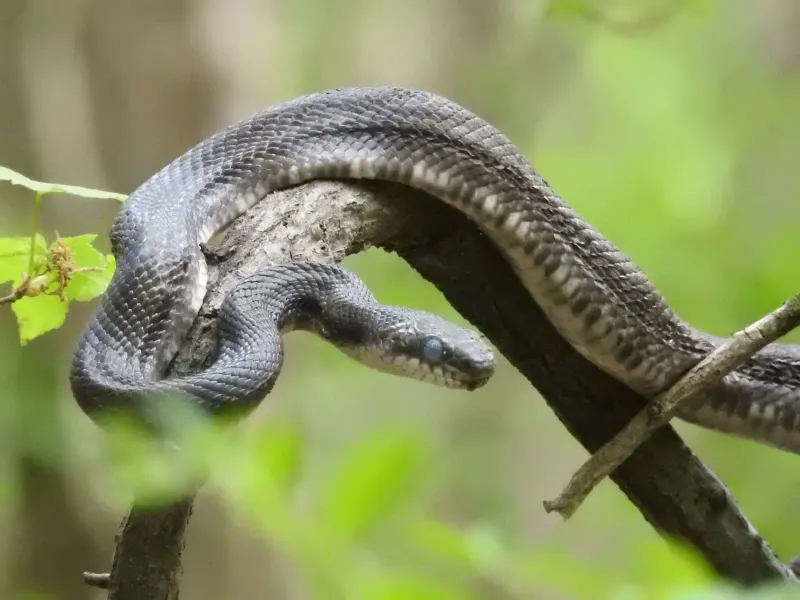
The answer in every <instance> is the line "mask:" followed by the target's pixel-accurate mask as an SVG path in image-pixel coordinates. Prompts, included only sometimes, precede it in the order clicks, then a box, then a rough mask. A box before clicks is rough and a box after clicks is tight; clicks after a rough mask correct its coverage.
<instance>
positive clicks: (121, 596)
mask: <svg viewBox="0 0 800 600" xmlns="http://www.w3.org/2000/svg"><path fill="white" fill-rule="evenodd" d="M369 245H378V246H381V247H383V248H385V249H387V250H393V251H395V252H397V253H398V254H399V255H400V256H401V257H403V258H404V259H405V260H406V261H408V262H409V264H411V265H412V266H413V267H414V268H415V269H416V270H417V271H418V272H419V273H420V274H422V276H423V277H425V278H426V279H428V280H430V281H431V282H433V283H434V284H435V285H436V286H437V287H438V288H439V289H440V290H441V291H442V292H443V293H444V294H445V296H446V297H447V299H448V300H449V301H450V302H451V304H452V305H453V306H454V307H455V308H456V310H458V311H459V312H461V314H462V315H464V316H465V317H466V318H467V319H469V320H470V321H472V322H473V323H474V324H475V325H476V326H477V327H478V328H479V329H480V330H481V331H482V332H483V333H484V334H485V335H486V336H487V337H488V338H489V339H490V340H491V341H492V342H493V343H494V344H495V345H496V347H497V348H498V350H499V351H500V352H502V353H503V354H504V355H505V356H506V357H507V358H508V359H509V360H510V361H511V362H512V363H513V364H514V366H515V367H516V368H517V369H519V371H520V372H521V373H522V374H523V375H524V376H525V377H526V378H527V379H528V380H529V381H530V382H531V383H532V384H533V385H534V386H535V387H536V388H537V389H538V390H539V392H540V393H541V394H542V395H543V396H544V397H545V399H546V400H547V402H548V404H549V405H550V406H551V407H552V408H553V410H554V411H555V412H556V414H557V415H558V417H559V418H560V419H561V421H562V422H563V423H564V424H565V425H566V427H567V428H568V429H569V431H570V432H571V433H572V434H573V435H574V436H575V437H576V438H578V439H579V440H580V442H581V443H582V444H583V445H584V446H585V447H586V448H587V449H588V450H589V451H595V450H597V449H598V448H600V446H602V444H603V443H605V442H606V441H607V440H609V439H610V438H612V437H613V436H614V435H615V434H616V433H617V432H618V431H619V430H620V429H622V428H623V427H624V426H625V424H626V423H627V422H628V421H630V419H631V418H632V417H633V416H634V415H635V414H636V412H638V410H639V409H641V408H642V407H643V406H645V404H646V402H645V400H644V399H643V398H641V397H639V396H637V395H636V394H634V393H633V392H632V391H631V390H629V389H627V388H626V387H624V386H622V385H621V384H619V383H618V382H616V381H614V380H613V379H611V378H610V377H609V376H607V375H605V374H604V373H602V372H601V371H600V370H599V369H597V368H595V367H594V366H593V365H591V364H590V363H589V362H587V361H586V360H584V359H583V358H582V357H581V356H580V355H579V354H578V353H577V352H575V351H574V350H573V349H572V348H571V347H570V346H569V345H568V344H567V343H566V342H565V341H564V340H563V339H562V338H561V337H560V336H559V335H558V334H557V333H556V331H555V329H554V328H553V327H552V325H550V323H549V322H548V321H547V319H546V317H545V316H544V314H543V313H542V311H541V310H540V309H539V307H538V306H537V305H536V303H535V302H533V300H532V299H531V298H530V297H529V295H528V294H527V292H526V291H525V290H524V288H523V287H522V286H521V284H520V283H519V281H518V279H517V277H516V276H515V275H514V273H513V272H512V270H511V268H510V267H509V265H508V264H507V262H506V261H505V260H504V259H503V258H502V257H501V255H500V254H499V253H498V252H497V250H496V249H495V248H494V246H493V245H492V244H491V243H490V242H489V240H488V239H487V238H486V236H485V235H484V234H482V233H481V232H479V231H478V230H477V228H476V227H474V226H473V225H472V224H471V223H469V222H468V220H467V219H466V218H465V217H464V216H463V215H461V214H459V213H458V212H456V211H455V210H453V209H451V208H449V207H447V206H445V205H444V204H443V203H441V202H438V201H436V200H434V199H431V198H430V197H428V196H425V195H424V194H421V193H417V192H414V191H412V190H410V189H408V188H405V187H402V186H395V185H388V184H378V183H367V182H361V183H356V182H347V183H345V182H338V183H334V182H316V183H311V184H307V185H304V186H300V187H297V188H293V189H290V190H286V191H283V192H277V193H274V194H272V195H271V196H270V198H269V199H268V201H265V202H261V203H260V204H258V205H257V206H256V207H254V208H253V209H251V210H250V211H249V212H248V214H246V215H245V216H243V217H242V218H240V219H239V220H238V221H237V222H236V223H234V225H233V226H232V227H231V229H230V231H229V232H228V233H227V235H226V237H225V240H224V242H223V243H222V244H221V249H222V250H223V251H224V250H225V249H230V248H236V252H234V254H233V255H232V257H231V258H230V259H228V260H226V261H225V262H223V263H222V264H220V265H219V267H218V268H217V267H214V268H212V269H211V272H210V278H209V292H208V295H207V298H206V301H205V303H204V305H203V308H202V310H201V314H200V315H199V316H198V319H197V320H196V322H195V324H194V327H193V329H192V332H191V333H190V336H189V339H188V340H187V343H186V344H185V345H184V347H183V348H182V349H181V351H180V352H179V356H178V358H177V359H176V361H175V363H174V365H173V369H172V372H173V373H175V374H180V373H186V372H188V371H189V370H191V369H194V368H197V367H198V366H199V365H201V364H202V363H203V362H204V361H205V360H206V358H207V356H208V354H209V352H210V350H211V348H212V347H213V340H214V327H215V322H214V318H213V314H214V310H215V309H217V308H218V307H219V305H220V304H221V302H222V299H223V298H224V297H225V295H226V294H227V292H228V290H229V289H230V288H231V287H232V286H233V285H234V284H235V283H236V282H237V281H239V280H240V279H241V278H243V277H246V276H247V275H250V274H252V273H254V272H256V271H258V270H260V269H263V268H266V267H268V266H270V265H274V264H276V263H281V262H287V261H291V260H317V261H328V262H331V261H339V260H341V259H342V258H343V257H344V256H345V255H346V254H349V253H353V252H357V251H359V250H361V249H363V248H364V247H366V246H369ZM490 385H491V384H490ZM546 459H547V458H546V457H542V460H546ZM612 479H613V480H614V481H615V482H616V483H617V484H618V485H619V487H620V488H621V489H622V491H623V492H624V493H625V494H626V495H627V496H628V498H629V499H630V500H631V502H633V503H634V504H635V505H636V506H637V507H638V508H639V510H640V511H641V512H642V514H643V515H644V517H645V518H646V519H647V520H648V521H649V522H650V523H651V525H653V527H654V528H656V529H657V530H658V531H659V532H660V533H662V534H664V535H668V536H670V537H673V538H677V539H680V540H682V541H684V542H686V543H688V544H689V545H691V546H692V547H694V548H695V549H697V550H698V551H699V552H700V553H701V554H703V555H704V556H705V557H706V558H707V559H708V561H709V562H710V563H711V564H712V565H713V566H714V567H715V568H716V569H717V571H718V572H719V573H720V574H721V575H722V576H724V577H726V578H728V579H731V580H733V581H736V582H740V583H743V584H747V585H753V584H756V583H761V582H764V581H767V580H776V579H788V578H790V577H791V575H790V574H789V570H788V568H787V567H785V566H784V565H782V564H781V562H780V561H779V560H778V559H777V558H776V557H775V555H774V554H773V553H772V552H771V550H770V549H769V547H768V545H767V544H766V543H765V542H764V541H763V540H762V539H761V537H760V536H759V535H758V533H757V532H756V531H755V529H754V528H753V527H752V526H751V525H750V523H749V522H748V521H747V519H746V518H745V516H744V515H743V514H742V513H741V512H740V510H739V509H738V507H737V506H736V504H735V502H734V501H733V499H732V497H731V496H730V494H729V492H728V490H727V489H726V488H725V486H724V485H723V484H722V482H720V481H719V479H717V478H716V476H715V475H714V474H713V473H712V472H711V471H710V470H708V469H707V468H706V467H705V466H704V465H703V464H702V463H701V462H700V461H699V460H697V458H695V457H694V456H693V455H692V454H691V452H690V451H689V450H688V449H687V448H686V446H685V445H684V444H683V443H682V442H681V440H680V438H678V436H677V435H676V434H675V432H674V431H673V430H672V428H671V427H669V426H666V427H663V428H662V429H660V430H659V431H657V432H656V433H655V435H653V437H652V438H651V439H650V440H648V441H647V442H646V443H644V444H643V445H642V446H641V447H640V448H639V449H638V450H637V451H636V452H634V453H633V455H632V456H631V457H630V459H629V460H627V461H626V462H625V463H624V464H623V465H622V466H621V467H620V468H619V469H618V470H616V471H615V472H614V473H613V474H612ZM191 503H192V499H191V498H187V499H185V500H184V501H183V502H182V503H179V504H176V505H175V506H173V507H166V508H164V509H162V510H160V511H155V512H149V513H148V512H145V511H140V510H137V508H136V507H134V509H133V510H132V511H131V514H130V515H129V517H128V518H127V519H126V521H125V522H124V523H123V525H124V527H123V529H122V531H121V534H120V536H119V539H118V546H117V550H116V553H115V560H114V565H113V568H112V572H111V574H110V580H109V587H110V592H109V598H110V599H111V600H132V599H133V598H149V599H152V600H166V599H169V600H174V599H175V598H177V595H178V592H177V589H178V581H179V578H180V574H181V569H180V554H181V549H182V547H183V534H184V531H185V525H186V522H187V519H188V516H189V510H190V507H191ZM143 521H147V522H148V523H146V524H145V525H146V526H143V527H136V524H137V523H138V522H143ZM142 534H144V535H142ZM148 536H150V537H148ZM154 540H155V541H157V543H158V544H159V546H160V547H162V548H165V549H167V550H168V551H169V552H170V553H171V556H172V558H170V559H165V558H163V557H162V558H163V560H164V561H165V562H164V564H165V565H168V567H169V568H161V566H160V565H158V564H153V556H152V555H151V554H150V551H151V549H152V544H153V543H155V542H154ZM157 559H158V558H157ZM130 573H135V574H138V575H137V576H136V578H135V579H134V580H130V581H129V580H126V581H124V582H123V581H121V578H122V577H126V576H127V575H126V574H130Z"/></svg>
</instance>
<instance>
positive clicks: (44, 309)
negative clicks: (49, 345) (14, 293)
mask: <svg viewBox="0 0 800 600" xmlns="http://www.w3.org/2000/svg"><path fill="white" fill-rule="evenodd" d="M68 308H69V301H62V300H61V299H60V298H59V297H58V296H45V295H41V296H35V297H29V298H22V299H20V300H18V301H16V302H14V304H12V305H11V310H13V311H14V314H15V315H16V317H17V325H18V326H19V341H20V344H21V345H23V346H24V345H25V344H27V343H28V342H30V341H31V340H32V339H34V338H36V337H39V336H40V335H42V334H44V333H47V332H48V331H51V330H53V329H58V328H59V327H61V325H63V324H64V319H65V318H66V316H67V309H68Z"/></svg>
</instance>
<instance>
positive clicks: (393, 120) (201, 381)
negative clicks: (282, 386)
mask: <svg viewBox="0 0 800 600" xmlns="http://www.w3.org/2000/svg"><path fill="white" fill-rule="evenodd" d="M342 178H352V179H380V180H386V181H392V182H398V183H402V184H406V185H409V186H411V187H414V188H417V189H419V190H422V191H424V192H427V193H429V194H430V195H432V196H434V197H436V198H438V199H440V200H442V201H444V202H446V203H448V204H451V205H452V206H454V207H456V208H457V209H458V210H460V211H463V212H464V213H466V214H467V215H468V216H469V217H470V218H471V219H472V220H473V221H474V222H475V223H476V224H477V225H478V226H479V227H480V228H481V229H482V230H483V231H484V232H486V234H487V235H488V236H489V237H490V238H491V239H492V240H493V242H494V243H495V244H496V245H497V247H498V248H499V249H500V250H501V251H502V252H503V253H504V255H505V256H506V257H507V259H508V260H509V262H510V263H511V265H512V266H513V268H514V269H515V271H516V273H517V274H518V276H519V278H520V280H521V281H522V283H523V284H524V286H525V287H526V289H527V290H528V291H529V292H530V294H531V296H532V297H533V298H534V299H535V301H536V302H537V303H538V304H539V305H540V306H541V307H542V309H543V310H544V312H545V313H546V315H547V317H548V318H549V319H550V321H551V322H552V323H553V324H554V325H555V327H556V328H557V330H558V331H559V332H560V334H561V335H563V336H564V338H565V339H566V340H567V341H568V342H569V343H570V344H571V345H572V346H574V347H575V348H576V349H577V350H578V351H579V352H580V353H581V354H582V355H583V356H585V357H586V358H587V359H588V360H590V361H591V362H593V363H594V364H596V365H597V366H599V367H600V368H601V369H603V370H605V371H606V372H607V373H609V374H611V375H612V376H613V377H615V378H617V379H618V380H620V381H621V382H623V383H625V384H626V385H628V386H630V387H631V388H633V389H634V390H636V391H638V392H640V393H642V394H644V395H646V396H650V397H651V396H653V395H655V394H657V393H658V392H661V391H663V390H664V389H666V388H667V387H669V386H670V385H671V384H672V383H673V382H675V381H676V380H677V379H678V378H679V377H680V376H681V375H682V374H683V373H685V372H686V371H687V370H688V369H689V368H691V367H692V366H693V365H694V364H696V363H697V362H698V361H699V360H700V359H701V358H702V357H703V356H704V355H706V354H707V353H708V352H709V351H710V350H712V349H713V348H714V347H715V346H716V345H718V344H719V343H720V340H719V339H717V338H713V337H711V336H708V335H706V334H704V333H701V332H699V331H696V330H695V329H693V328H691V327H690V326H688V325H687V324H686V323H684V322H683V321H681V320H680V319H679V318H678V317H677V316H676V315H675V314H674V313H673V312H672V310H671V309H670V308H669V306H668V305H667V303H666V301H665V300H664V299H663V297H662V296H661V295H660V294H659V293H658V291H657V290H656V289H655V288H654V287H653V286H652V284H651V283H650V282H649V281H648V279H647V278H646V276H645V275H644V274H643V273H642V272H641V271H640V270H639V269H638V268H637V267H636V266H635V265H634V264H632V263H631V261H630V260H629V259H628V258H627V257H626V256H625V255H623V254H622V252H620V251H619V250H618V249H616V248H615V247H614V246H613V245H612V244H611V243H610V242H609V241H608V240H606V239H605V238H604V237H603V236H602V235H600V233H598V232H597V231H596V230H595V229H594V228H593V227H591V226H590V225H589V224H588V223H586V222H585V221H584V220H583V219H581V217H580V216H578V215H577V214H576V213H575V212H574V211H573V210H572V209H571V208H570V207H569V206H567V205H566V204H565V203H564V202H563V201H562V200H561V199H560V198H559V197H558V196H557V195H556V193H555V192H554V191H553V190H552V189H551V188H550V186H549V185H548V184H547V182H545V181H544V180H543V179H542V178H541V177H540V176H539V175H538V174H537V173H536V172H535V171H534V170H533V168H532V167H531V165H530V164H529V163H528V162H527V160H526V159H525V157H524V156H523V155H522V154H521V153H520V151H519V150H518V149H517V148H516V147H515V146H514V145H513V144H512V143H511V142H510V141H509V140H508V138H506V137H505V136H504V135H503V134H502V133H500V132H499V131H497V130H496V129H495V128H493V127H492V126H491V125H489V124H488V123H486V122H485V121H483V120H482V119H480V118H478V117H476V116H475V115H473V114H472V113H470V112H468V111H467V110H465V109H464V108H462V107H460V106H458V105H456V104H454V103H453V102H450V101H448V100H446V99H443V98H441V97H439V96H435V95H432V94H430V93H426V92H419V91H410V90H406V89H399V88H359V89H347V90H336V91H330V92H324V93H318V94H312V95H310V96H305V97H302V98H299V99H296V100H293V101H291V102H288V103H285V104H282V105H279V106H276V107H273V108H271V109H269V110H266V111H264V112H262V113H259V114H257V115H255V116H253V117H251V118H249V119H246V120H244V121H241V122H240V123H237V124H236V125H233V126H231V127H229V128H227V129H225V130H224V131H221V132H220V133H218V134H216V135H214V136H212V137H210V138H208V139H206V140H205V141H203V142H201V143H200V144H199V145H198V146H196V147H195V148H193V149H191V150H189V151H188V152H187V153H186V154H184V155H183V156H181V157H180V158H178V159H176V160H175V161H174V162H172V163H171V164H170V165H168V166H167V167H165V168H164V169H163V170H161V171H159V172H158V173H157V174H156V175H154V176H153V177H152V178H150V179H149V180H148V181H147V182H146V183H144V185H142V186H141V187H139V188H138V189H137V190H136V191H135V192H134V193H133V194H132V195H131V196H130V198H129V199H128V200H127V201H126V202H125V203H124V205H123V208H122V210H121V212H120V214H119V216H118V218H117V219H116V221H115V223H114V225H113V227H112V229H111V234H110V235H111V242H112V249H113V252H114V254H115V256H116V257H117V270H116V273H115V275H114V277H113V279H112V281H111V283H110V285H109V287H108V290H107V291H106V293H105V295H104V296H103V298H102V301H101V304H100V307H99V309H98V312H97V313H96V315H95V317H94V319H93V320H92V321H91V323H90V324H89V326H88V328H87V329H86V331H85V332H84V333H83V335H82V337H81V338H80V341H79V343H78V348H77V351H76V354H75V359H74V363H73V367H72V374H71V381H72V389H73V393H74V395H75V398H76V399H77V401H78V403H79V405H80V406H81V407H82V409H83V410H84V411H85V412H86V413H87V414H89V415H90V416H96V415H98V414H100V413H101V412H102V411H103V410H104V409H114V408H119V407H132V408H135V407H137V406H138V405H140V404H141V402H142V399H143V398H144V397H145V396H146V395H147V394H149V393H151V392H171V391H174V392H180V393H183V394H184V395H186V396H188V397H189V398H190V399H191V400H192V401H193V402H194V403H195V404H198V405H200V406H202V407H203V408H205V409H206V410H208V411H210V412H224V411H226V410H229V409H230V410H234V411H236V410H243V411H245V412H246V411H247V410H249V409H250V408H252V407H253V406H255V405H256V404H257V403H258V402H259V401H260V400H261V399H262V398H263V396H264V395H265V394H266V393H268V392H269V390H270V389H271V387H272V385H273V383H274V380H275V378H276V377H277V374H278V372H279V371H280V366H281V360H282V346H281V342H280V334H281V331H285V330H288V329H291V328H299V329H307V330H311V331H314V332H316V333H318V334H319V335H322V336H323V337H324V338H325V339H327V340H329V341H331V342H332V343H334V344H337V345H338V346H339V347H340V348H342V349H343V350H344V351H345V352H347V353H348V354H351V355H353V356H355V357H356V358H358V359H359V360H362V361H363V362H366V363H367V364H371V365H372V366H377V367H378V368H382V369H384V370H389V371H394V372H398V373H402V374H406V375H409V376H412V377H418V378H423V379H428V380H431V381H435V382H438V383H440V384H444V385H450V386H453V387H463V388H468V389H472V388H475V387H478V386H480V385H482V384H483V383H484V382H485V381H486V380H487V379H488V377H489V376H490V375H491V373H492V371H493V368H494V359H493V356H492V353H491V351H490V350H489V349H488V348H487V347H486V346H485V345H484V344H483V342H481V340H480V338H479V337H478V336H477V335H475V334H473V333H471V332H469V331H466V330H463V329H461V328H459V327H456V326H455V325H452V324H450V323H447V322H445V321H443V320H441V319H438V318H436V317H434V316H432V315H428V314H426V313H419V312H415V311H410V310H408V309H401V308H397V307H385V306H383V305H379V304H377V303H376V302H375V300H374V298H373V297H372V295H371V294H370V293H369V292H368V291H367V289H366V288H365V286H364V285H363V284H362V283H361V282H360V281H359V280H358V279H357V278H356V277H355V276H353V275H351V274H349V273H347V272H345V271H342V270H340V269H338V268H335V267H329V266H323V265H318V264H300V265H285V266H282V267H276V268H274V269H270V270H268V271H266V272H264V273H261V274H258V275H255V276H253V277H251V278H249V279H247V280H245V281H244V282H242V283H241V284H239V285H238V286H237V287H236V288H234V290H233V291H232V292H231V294H230V295H229V297H228V299H227V300H226V302H225V304H224V305H223V308H222V309H221V312H220V317H219V329H220V340H219V342H218V350H217V354H216V358H215V360H214V362H213V363H212V364H211V366H210V367H209V368H208V369H207V370H205V371H202V372H200V373H197V374H194V375H190V376H186V377H182V378H177V379H164V378H163V377H164V374H165V371H166V368H167V366H168V364H169V362H170V361H171V359H172V357H173V356H174V354H175V352H176V351H177V348H178V346H179V345H180V343H181V341H182V339H183V338H184V336H185V335H186V333H187V331H188V328H189V327H190V326H191V324H192V322H193V320H194V319H195V317H196V315H197V312H198V310H199V308H200V305H201V303H202V301H203V297H204V295H205V286H206V262H205V257H204V255H203V253H202V251H201V244H204V243H205V242H207V241H208V240H209V239H210V238H211V236H212V235H213V234H214V233H215V232H217V231H219V230H220V229H221V228H223V227H224V226H226V225H227V224H229V223H230V222H231V221H232V220H233V219H235V218H236V217H237V216H239V215H241V214H242V213H243V212H245V211H246V210H247V209H248V208H249V207H251V206H252V205H253V204H255V203H256V202H258V201H260V200H262V199H263V198H265V197H266V196H267V195H268V194H269V193H270V192H271V191H274V190H277V189H281V188H286V187H289V186H294V185H297V184H300V183H302V182H306V181H309V180H313V179H342ZM680 416H681V417H682V418H684V419H686V420H689V421H693V422H695V423H697V424H700V425H702V426H705V427H709V428H713V429H717V430H720V431H724V432H728V433H733V434H736V435H740V436H743V437H748V438H753V439H756V440H760V441H762V442H765V443H768V444H771V445H774V446H778V447H782V448H785V449H788V450H791V451H794V452H800V347H798V346H789V345H779V344H773V345H771V346H768V347H767V348H765V349H764V350H762V351H761V352H759V353H758V355H756V356H755V357H754V358H752V359H751V360H750V361H748V362H747V364H745V365H744V366H743V367H742V368H740V369H739V370H737V371H736V372H734V373H732V374H731V375H729V376H728V377H727V378H726V379H725V380H724V382H722V383H721V384H720V385H718V386H717V387H716V388H715V389H714V390H713V391H712V392H710V393H708V394H707V395H705V396H704V397H703V398H701V399H699V400H698V401H697V402H694V403H693V405H692V406H690V407H688V408H685V409H684V410H683V412H682V413H681V415H680Z"/></svg>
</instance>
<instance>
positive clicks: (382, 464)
mask: <svg viewBox="0 0 800 600" xmlns="http://www.w3.org/2000/svg"><path fill="white" fill-rule="evenodd" d="M423 461H424V452H423V448H422V445H421V444H420V443H419V442H418V441H416V440H415V439H412V438H411V437H410V436H408V435H404V434H402V433H399V432H389V431H383V432H379V433H378V434H375V435H373V436H371V437H368V438H365V439H363V440H361V441H359V442H358V443H357V444H355V445H354V446H353V447H352V448H351V449H350V450H349V451H348V452H347V454H346V455H345V456H344V458H343V459H342V460H341V462H340V463H339V464H338V465H337V466H336V467H335V468H334V472H333V475H332V477H331V480H330V481H329V485H328V488H327V490H326V491H324V492H323V493H322V494H321V497H320V498H321V505H320V510H321V512H322V514H323V518H324V520H325V521H326V522H327V523H328V525H329V526H330V528H331V530H333V531H334V532H337V533H338V534H340V535H341V536H343V537H344V538H345V539H352V538H354V537H356V536H359V535H363V534H365V533H366V532H367V531H368V530H369V529H370V528H371V527H373V526H374V525H375V524H376V523H377V522H378V521H379V520H380V519H382V518H384V517H386V516H388V515H389V513H391V512H392V511H393V510H395V509H396V508H398V507H399V505H400V504H401V503H402V502H403V501H404V500H405V499H407V498H408V497H409V496H410V495H411V494H412V492H413V483H415V480H418V479H419V477H420V475H421V468H422V466H423Z"/></svg>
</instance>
